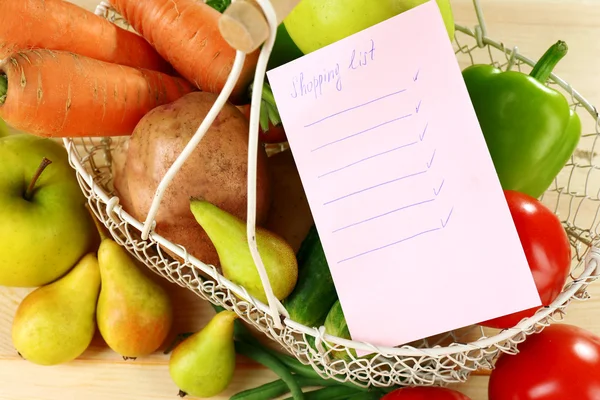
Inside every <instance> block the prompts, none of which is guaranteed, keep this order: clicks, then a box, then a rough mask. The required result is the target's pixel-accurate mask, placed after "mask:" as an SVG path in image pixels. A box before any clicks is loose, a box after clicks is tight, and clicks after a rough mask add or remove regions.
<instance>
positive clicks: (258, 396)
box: [229, 376, 333, 400]
mask: <svg viewBox="0 0 600 400" xmlns="http://www.w3.org/2000/svg"><path fill="white" fill-rule="evenodd" d="M294 378H295V379H296V382H297V383H298V386H300V387H310V386H315V387H319V386H323V382H322V380H321V379H311V378H305V377H303V376H294ZM328 383H329V382H328ZM330 384H333V383H330ZM289 391H290V390H289V388H288V385H287V384H286V383H285V382H284V381H283V379H278V380H276V381H273V382H269V383H265V384H264V385H261V386H257V387H255V388H252V389H248V390H244V391H242V392H239V393H236V394H235V395H233V396H232V397H231V398H230V399H229V400H266V399H273V398H275V397H278V396H281V395H283V394H286V393H289Z"/></svg>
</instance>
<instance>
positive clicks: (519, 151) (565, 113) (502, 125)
mask: <svg viewBox="0 0 600 400" xmlns="http://www.w3.org/2000/svg"><path fill="white" fill-rule="evenodd" d="M567 50H568V48H567V45H566V43H565V42H563V41H558V42H557V43H555V44H554V45H553V46H552V47H550V48H549V49H548V51H547V52H546V53H545V54H544V55H543V56H542V58H541V59H540V60H539V61H538V63H537V64H536V65H535V67H534V68H533V70H532V71H531V73H530V74H529V75H527V74H525V73H522V72H519V71H505V72H503V71H501V70H500V69H498V68H495V67H494V66H492V65H485V64H484V65H473V66H470V67H467V68H465V69H464V70H463V78H464V81H465V84H466V86H467V90H468V92H469V95H470V98H471V101H472V103H473V106H474V108H475V112H476V114H477V118H478V120H479V124H480V126H481V129H482V131H483V135H484V137H485V140H486V143H487V146H488V149H489V152H490V155H491V157H492V160H493V163H494V166H495V168H496V172H497V174H498V178H499V179H500V183H501V185H502V188H503V189H504V190H515V191H519V192H522V193H526V194H529V195H530V196H533V197H536V198H538V197H540V196H541V195H542V194H543V193H544V191H546V190H547V189H548V188H549V187H550V185H551V184H552V181H553V180H554V179H555V178H556V176H557V175H558V174H559V173H560V171H561V169H562V168H563V167H564V166H565V164H566V163H567V161H568V160H569V157H571V155H572V154H573V152H574V151H575V148H576V147H577V144H578V143H579V138H580V137H581V121H580V119H579V116H578V115H577V113H575V112H573V111H572V110H571V108H570V107H569V103H568V101H567V99H566V98H565V97H564V96H563V95H562V94H561V93H560V92H558V91H556V90H554V89H552V88H549V87H547V86H546V85H545V82H546V80H547V79H548V78H549V76H550V73H551V72H552V70H553V69H554V67H555V66H556V64H557V63H558V62H559V61H560V60H561V59H562V58H563V57H564V56H565V55H566V54H567Z"/></svg>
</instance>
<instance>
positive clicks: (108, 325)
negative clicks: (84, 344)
mask: <svg viewBox="0 0 600 400" xmlns="http://www.w3.org/2000/svg"><path fill="white" fill-rule="evenodd" d="M98 263H99V265H100V276H101V279H102V289H101V290H100V297H99V299H98V310H97V322H98V328H99V330H100V334H101V335H102V338H103V339H104V341H105V342H106V344H108V346H109V347H110V348H111V349H112V350H114V351H115V352H116V353H118V354H120V355H121V356H123V357H124V358H137V357H142V356H146V355H149V354H151V353H153V352H155V351H156V350H158V348H159V347H160V346H161V345H162V344H163V342H164V340H165V339H166V337H167V336H168V334H169V332H170V330H171V326H172V324H173V309H172V304H171V299H170V297H169V295H168V293H167V292H166V291H165V289H163V288H162V287H161V286H160V285H159V284H158V283H156V282H154V281H153V280H151V279H150V278H149V277H148V276H146V275H145V274H144V273H142V271H141V270H140V269H139V267H138V266H137V265H136V264H135V262H134V260H133V257H132V256H131V255H130V254H129V253H128V252H127V250H125V249H124V248H123V247H121V246H120V245H119V244H118V243H117V242H115V241H114V240H112V239H110V238H105V239H103V240H102V242H101V243H100V248H99V249H98Z"/></svg>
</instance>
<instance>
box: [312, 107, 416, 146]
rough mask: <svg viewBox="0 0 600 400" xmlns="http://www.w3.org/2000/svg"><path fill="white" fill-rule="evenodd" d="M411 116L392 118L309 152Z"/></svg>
mask: <svg viewBox="0 0 600 400" xmlns="http://www.w3.org/2000/svg"><path fill="white" fill-rule="evenodd" d="M411 116H412V114H406V115H403V116H401V117H398V118H394V119H392V120H389V121H386V122H382V123H381V124H379V125H375V126H372V127H371V128H367V129H365V130H362V131H360V132H357V133H353V134H352V135H348V136H345V137H343V138H341V139H337V140H334V141H332V142H329V143H325V144H323V145H321V146H319V147H316V148H314V149H312V150H311V152H314V151H317V150H321V149H323V148H325V147H327V146H331V145H332V144H336V143H339V142H342V141H344V140H347V139H350V138H353V137H355V136H358V135H362V134H363V133H367V132H369V131H372V130H374V129H377V128H381V127H382V126H385V125H388V124H391V123H392V122H396V121H399V120H401V119H405V118H408V117H411Z"/></svg>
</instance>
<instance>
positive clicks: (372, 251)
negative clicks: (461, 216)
mask: <svg viewBox="0 0 600 400" xmlns="http://www.w3.org/2000/svg"><path fill="white" fill-rule="evenodd" d="M453 211H454V207H452V209H451V210H450V214H449V215H448V217H447V218H446V221H445V222H444V220H443V219H440V222H441V226H438V227H437V228H431V229H428V230H426V231H422V232H419V233H416V234H414V235H412V236H409V237H406V238H403V239H400V240H397V241H395V242H392V243H388V244H386V245H383V246H380V247H376V248H374V249H371V250H367V251H364V252H362V253H359V254H356V255H353V256H351V257H348V258H344V259H342V260H340V261H338V264H341V263H343V262H346V261H350V260H353V259H355V258H358V257H362V256H365V255H367V254H370V253H374V252H376V251H379V250H383V249H386V248H388V247H391V246H395V245H398V244H400V243H404V242H407V241H409V240H411V239H415V238H417V237H419V236H423V235H426V234H428V233H431V232H435V231H439V230H440V229H444V228H446V226H448V221H450V217H451V216H452V212H453Z"/></svg>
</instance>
